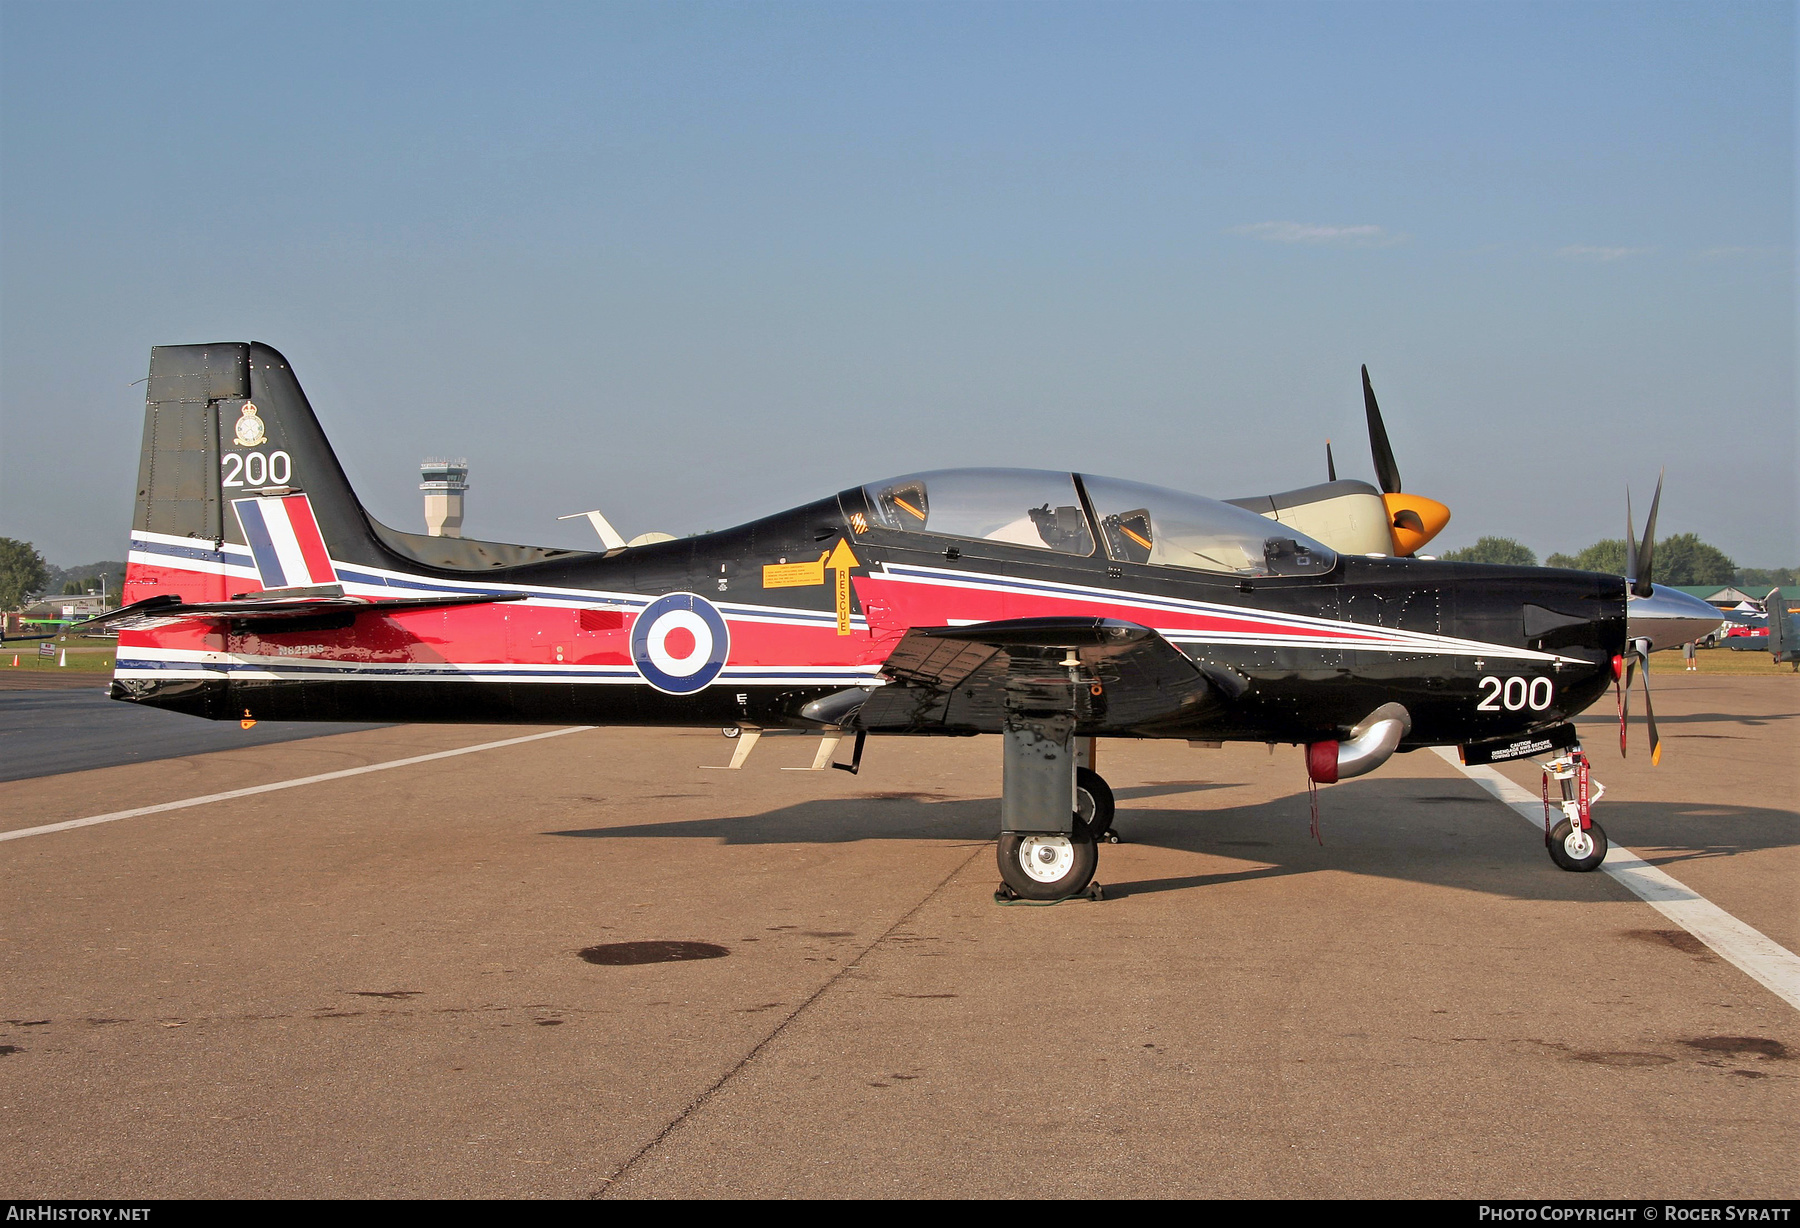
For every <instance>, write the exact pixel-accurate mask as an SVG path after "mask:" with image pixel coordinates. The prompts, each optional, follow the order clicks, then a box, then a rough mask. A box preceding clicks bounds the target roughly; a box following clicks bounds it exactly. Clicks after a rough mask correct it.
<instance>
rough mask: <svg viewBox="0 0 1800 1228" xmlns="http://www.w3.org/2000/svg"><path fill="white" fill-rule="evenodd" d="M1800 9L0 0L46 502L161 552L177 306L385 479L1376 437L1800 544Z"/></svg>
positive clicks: (1, 151)
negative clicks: (161, 492)
mask: <svg viewBox="0 0 1800 1228" xmlns="http://www.w3.org/2000/svg"><path fill="white" fill-rule="evenodd" d="M1794 63H1795V9H1794V6H1793V5H1792V4H1757V3H1734V4H1681V5H1668V4H1654V3H1650V4H1646V3H1632V4H1622V5H1614V4H1568V3H1558V4H1551V5H1536V4H1447V3H1438V4H1423V5H1415V4H1358V3H1338V4H1327V5H1311V4H1293V5H1279V4H1246V5H1235V4H1152V5H1134V4H1118V3H1115V4H1104V5H1087V4H1025V5H1013V4H1001V3H982V4H923V5H920V4H897V3H889V4H679V3H676V4H623V5H604V4H593V3H583V4H570V5H521V4H507V5H498V4H494V5H485V4H464V5H454V4H443V3H433V4H399V3H387V4H355V5H333V4H324V3H307V4H289V5H245V4H237V3H233V4H218V5H181V4H163V3H134V4H127V5H111V4H46V3H19V2H17V0H7V2H6V3H4V4H0V71H3V76H0V91H3V93H0V106H3V110H0V534H4V535H7V536H12V537H22V538H25V539H28V540H31V541H34V542H36V543H37V544H38V545H39V547H40V548H41V549H42V550H43V551H44V552H45V554H46V555H47V556H48V557H49V558H50V559H51V560H52V561H54V562H58V563H61V564H64V565H69V564H74V563H79V562H86V561H90V560H93V559H99V558H120V557H123V553H124V549H125V532H126V529H127V527H128V523H129V519H130V510H131V499H132V490H133V481H134V477H135V472H136V464H137V449H138V442H139V433H140V430H141V418H142V394H143V390H142V388H141V386H140V387H133V386H132V383H133V381H135V380H139V379H142V377H143V375H144V373H145V368H146V365H147V361H148V355H149V348H150V346H152V345H154V344H163V343H177V342H196V341H224V340H261V341H266V342H268V343H270V344H272V345H274V346H276V347H277V348H278V349H280V350H282V351H283V352H285V353H286V354H287V356H288V357H289V358H290V359H291V360H292V361H293V362H294V364H295V367H296V369H297V371H298V373H299V375H300V378H301V380H302V382H303V383H304V385H305V386H306V388H307V391H308V393H309V394H310V396H311V398H312V400H313V402H314V405H315V407H316V408H317V409H318V411H319V414H320V416H321V418H322V419H323V421H324V423H325V425H326V429H327V430H328V431H329V432H330V434H331V436H332V439H333V441H334V443H335V444H336V446H337V449H338V452H339V454H340V456H341V457H342V459H343V461H344V463H345V466H346V468H347V469H348V470H349V472H350V474H351V476H352V478H353V480H355V481H356V483H357V485H358V488H359V491H360V492H361V494H362V496H363V498H364V500H365V502H366V503H367V504H368V505H369V507H370V508H371V510H372V511H374V512H375V513H376V514H377V515H378V516H380V517H381V518H383V519H385V520H387V521H389V522H390V523H393V524H396V525H398V526H400V527H405V528H415V529H416V528H419V527H420V525H421V522H422V521H421V511H420V506H421V504H420V496H419V494H418V491H417V489H416V487H417V482H418V472H417V465H418V461H419V460H420V459H421V458H422V457H424V456H426V455H431V454H449V455H453V456H465V457H467V458H468V459H469V462H470V465H471V468H472V471H473V472H472V475H471V481H472V485H473V489H472V491H471V493H470V499H469V520H468V524H467V526H466V527H467V531H468V532H469V533H470V534H471V535H474V536H483V537H492V538H499V539H505V540H517V541H528V542H542V543H562V544H570V545H586V544H591V540H592V539H591V534H590V532H589V530H588V529H587V527H586V525H585V523H584V522H580V521H572V522H567V523H561V524H559V523H558V522H557V521H556V519H555V517H556V516H558V515H560V514H563V513H568V512H579V511H583V510H585V509H587V508H590V507H596V506H598V507H600V508H601V509H602V510H604V511H606V512H607V513H608V515H609V516H610V517H611V518H612V519H613V520H614V522H615V523H616V524H617V525H618V526H619V527H620V528H621V529H622V530H624V531H625V532H626V533H627V534H628V535H629V534H634V533H637V532H641V531H643V530H646V529H663V530H667V531H671V532H676V533H682V532H687V531H691V530H696V529H706V528H720V527H724V526H725V525H727V524H730V523H734V522H736V521H740V520H744V519H748V518H750V517H752V516H754V515H760V514H763V513H765V512H769V511H772V510H775V509H777V508H780V507H783V506H787V505H791V504H794V503H798V502H801V501H803V500H807V499H810V498H813V497H815V496H817V495H819V494H822V493H826V492H829V491H833V490H836V489H839V488H841V487H844V486H848V485H851V484H854V483H856V482H860V481H864V480H869V479H873V478H876V477H880V476H882V475H884V474H889V473H898V472H904V471H907V470H912V469H921V468H931V467H939V466H948V465H956V464H1016V465H1027V466H1036V467H1044V468H1064V467H1068V468H1076V467H1078V468H1083V469H1088V470H1092V471H1097V472H1102V473H1113V474H1117V475H1120V476H1129V477H1135V478H1140V479H1143V480H1147V481H1152V482H1157V483H1161V484H1164V485H1170V486H1177V487H1181V488H1184V489H1189V490H1195V491H1199V492H1202V493H1206V494H1212V495H1217V496H1222V497H1233V496H1241V495H1247V494H1252V493H1257V492H1265V491H1270V490H1278V489H1283V488H1287V487H1291V486H1298V485H1302V484H1305V483H1308V482H1312V481H1318V480H1322V479H1323V476H1324V461H1323V449H1324V440H1325V438H1326V437H1327V436H1330V437H1332V438H1333V439H1334V441H1335V448H1336V452H1337V455H1338V458H1339V470H1340V473H1342V474H1344V475H1345V476H1364V477H1366V476H1369V474H1370V464H1369V460H1368V449H1367V443H1366V440H1365V437H1364V434H1363V428H1362V422H1361V396H1360V389H1359V384H1358V377H1357V366H1358V364H1359V363H1364V362H1366V363H1368V364H1369V367H1370V370H1371V372H1372V374H1373V376H1374V378H1375V383H1376V388H1377V391H1378V392H1379V393H1380V395H1381V397H1382V403H1383V407H1384V409H1385V410H1386V411H1387V416H1388V426H1389V430H1390V432H1391V434H1392V436H1393V440H1394V447H1395V451H1396V454H1397V456H1398V458H1399V462H1400V468H1401V472H1402V474H1403V476H1404V477H1405V479H1406V486H1407V488H1408V489H1413V490H1418V491H1420V492H1422V493H1425V494H1430V495H1434V496H1436V497H1438V498H1441V499H1443V500H1444V501H1445V502H1447V503H1449V504H1450V505H1451V506H1452V508H1453V509H1454V512H1455V520H1454V522H1453V523H1452V525H1451V526H1450V528H1449V529H1448V530H1447V531H1446V533H1445V535H1444V536H1443V537H1442V538H1441V539H1440V540H1439V543H1438V545H1439V546H1440V547H1442V548H1451V547H1454V546H1457V545H1462V544H1467V543H1468V542H1470V541H1473V540H1474V538H1475V537H1476V536H1478V535H1480V534H1484V533H1498V534H1502V535H1506V536H1512V537H1516V538H1519V539H1520V540H1522V541H1524V542H1526V543H1527V544H1529V545H1531V546H1532V547H1534V548H1535V549H1537V550H1538V551H1539V552H1540V553H1547V552H1549V551H1552V550H1569V549H1573V548H1577V547H1580V546H1582V545H1585V544H1587V543H1588V542H1591V541H1593V540H1594V539H1596V538H1598V537H1601V536H1618V535H1619V534H1620V533H1621V532H1622V531H1623V519H1624V493H1625V487H1626V484H1627V483H1628V482H1629V483H1630V484H1631V486H1632V489H1633V491H1634V494H1635V495H1636V498H1637V503H1638V507H1639V509H1640V510H1639V514H1640V516H1641V515H1642V508H1643V506H1644V504H1645V503H1646V502H1647V500H1648V494H1649V488H1650V486H1651V484H1652V483H1653V482H1654V481H1655V478H1656V472H1657V470H1658V468H1659V467H1661V466H1664V465H1666V466H1667V467H1668V471H1669V474H1668V486H1667V490H1666V493H1665V496H1664V503H1663V510H1662V520H1661V524H1662V527H1663V529H1664V530H1665V532H1681V531H1684V530H1693V531H1697V532H1699V533H1700V534H1701V535H1702V536H1703V537H1705V538H1706V539H1707V540H1709V541H1712V542H1714V543H1715V544H1717V545H1719V546H1721V547H1722V548H1724V549H1725V550H1726V551H1727V552H1728V553H1730V554H1731V555H1732V556H1733V557H1734V558H1736V559H1737V561H1738V562H1739V563H1741V564H1746V565H1751V566H1785V565H1791V564H1793V563H1796V562H1800V529H1797V527H1796V494H1795V492H1796V486H1797V485H1800V472H1797V468H1796V442H1795V436H1796V404H1795V343H1796V338H1795V299H1794V288H1795V278H1794V243H1795V231H1794V226H1795V221H1794V167H1795V149H1794V104H1795V94H1794Z"/></svg>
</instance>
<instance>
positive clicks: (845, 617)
mask: <svg viewBox="0 0 1800 1228" xmlns="http://www.w3.org/2000/svg"><path fill="white" fill-rule="evenodd" d="M825 566H826V567H828V568H830V569H831V570H832V571H835V572H837V633H838V634H839V635H849V634H850V569H851V568H852V567H859V566H861V564H859V563H858V562H857V561H856V554H855V552H854V551H852V550H851V549H850V543H849V542H848V541H847V540H845V539H844V538H842V537H840V538H838V544H837V547H836V548H835V549H834V550H832V552H831V557H830V558H828V559H826V560H825Z"/></svg>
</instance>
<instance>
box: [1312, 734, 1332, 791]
mask: <svg viewBox="0 0 1800 1228" xmlns="http://www.w3.org/2000/svg"><path fill="white" fill-rule="evenodd" d="M1337 763H1338V744H1337V743H1336V742H1312V743H1309V744H1308V745H1307V748H1306V774H1307V775H1308V776H1310V777H1312V779H1313V781H1314V782H1315V783H1317V784H1321V785H1335V784H1336V783H1337Z"/></svg>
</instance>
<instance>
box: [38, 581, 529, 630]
mask: <svg viewBox="0 0 1800 1228" xmlns="http://www.w3.org/2000/svg"><path fill="white" fill-rule="evenodd" d="M523 598H524V594H523V593H506V594H498V595H490V594H487V593H478V594H469V595H466V596H464V595H458V596H454V597H452V596H438V597H350V596H346V595H345V594H344V590H343V589H342V588H339V587H338V586H336V585H328V586H323V587H320V588H315V589H304V590H284V589H275V590H272V591H268V592H262V593H250V594H245V595H243V596H240V597H233V598H232V599H231V600H230V601H193V602H188V601H183V600H182V599H181V598H180V597H177V596H176V595H174V594H173V593H163V594H161V595H159V596H155V597H146V598H145V599H144V600H142V601H134V602H132V603H131V604H130V605H128V606H121V607H120V608H119V609H116V610H113V611H111V612H109V613H106V614H101V615H99V616H98V617H95V618H89V619H85V620H83V621H82V622H78V623H74V624H72V625H71V626H70V627H69V630H71V631H77V630H79V631H90V630H94V629H96V628H99V627H103V626H105V627H111V628H113V629H114V630H119V631H129V630H132V629H134V628H138V627H158V626H163V625H166V624H167V623H169V622H171V621H173V620H175V619H178V618H197V619H207V620H214V621H230V622H239V621H251V622H257V623H266V622H281V621H285V620H288V619H296V618H318V617H321V616H325V615H331V614H352V615H354V614H360V613H362V612H363V611H365V610H383V611H394V610H428V609H433V608H437V607H442V606H458V605H483V604H486V603H488V602H495V601H520V600H523Z"/></svg>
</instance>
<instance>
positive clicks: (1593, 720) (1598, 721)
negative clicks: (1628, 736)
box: [1575, 707, 1800, 745]
mask: <svg viewBox="0 0 1800 1228" xmlns="http://www.w3.org/2000/svg"><path fill="white" fill-rule="evenodd" d="M1796 716H1800V712H1762V713H1756V714H1754V715H1749V716H1746V715H1744V714H1743V713H1740V712H1684V713H1682V714H1681V715H1679V716H1659V717H1657V718H1656V724H1657V727H1658V728H1663V727H1666V726H1669V725H1751V726H1754V727H1756V728H1761V727H1762V726H1764V725H1770V724H1773V723H1774V722H1776V721H1791V720H1793V719H1794V718H1795V717H1796ZM1575 724H1576V726H1577V727H1581V726H1588V725H1596V726H1601V727H1604V728H1610V729H1617V728H1618V727H1619V718H1618V716H1616V715H1606V716H1580V717H1576V718H1575ZM1643 724H1644V720H1643V714H1642V713H1641V712H1640V711H1639V710H1638V709H1637V708H1635V707H1634V708H1633V709H1632V716H1631V732H1632V734H1633V736H1638V733H1639V730H1640V729H1641V728H1642V727H1643ZM1690 736H1691V735H1690ZM1591 741H1593V742H1594V744H1595V745H1598V744H1599V742H1600V739H1599V738H1593V739H1591Z"/></svg>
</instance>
